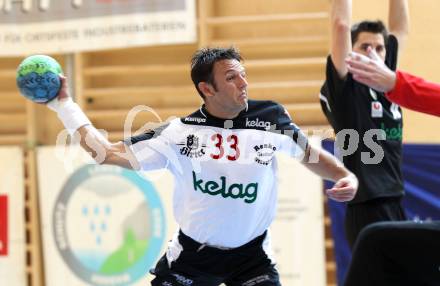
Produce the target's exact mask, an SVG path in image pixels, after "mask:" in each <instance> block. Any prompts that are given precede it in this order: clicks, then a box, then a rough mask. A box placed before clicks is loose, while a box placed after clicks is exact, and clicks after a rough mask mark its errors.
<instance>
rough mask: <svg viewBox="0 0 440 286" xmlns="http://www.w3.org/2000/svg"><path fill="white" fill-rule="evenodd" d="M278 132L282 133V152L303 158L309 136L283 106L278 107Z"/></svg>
mask: <svg viewBox="0 0 440 286" xmlns="http://www.w3.org/2000/svg"><path fill="white" fill-rule="evenodd" d="M277 112H278V122H277V125H278V130H279V132H280V133H281V135H282V136H283V137H282V144H281V150H280V151H281V152H283V153H285V154H287V155H289V156H291V157H294V158H302V157H303V156H304V152H305V150H306V149H307V146H308V144H309V142H308V139H307V136H306V135H305V134H304V133H303V132H302V131H301V129H300V128H299V127H298V126H297V125H296V124H295V123H293V122H292V119H291V117H290V115H289V112H288V111H287V110H286V109H285V108H284V107H283V106H281V105H278V106H277Z"/></svg>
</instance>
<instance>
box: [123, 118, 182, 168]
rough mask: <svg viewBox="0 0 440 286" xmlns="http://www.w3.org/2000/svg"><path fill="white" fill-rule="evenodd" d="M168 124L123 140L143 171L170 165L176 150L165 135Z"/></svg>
mask: <svg viewBox="0 0 440 286" xmlns="http://www.w3.org/2000/svg"><path fill="white" fill-rule="evenodd" d="M167 126H168V124H167V125H165V126H161V127H158V128H156V129H153V130H150V131H148V132H146V133H144V134H140V135H137V136H133V137H130V138H127V139H125V140H124V141H123V142H124V143H125V144H126V145H127V146H129V148H130V149H131V151H132V152H133V154H134V155H135V157H136V159H137V161H138V162H139V164H140V166H141V169H142V170H143V171H149V170H157V169H163V168H169V167H170V166H169V165H170V158H172V157H173V154H174V152H173V150H172V149H171V147H170V146H171V144H169V143H170V142H169V140H168V139H167V138H166V136H164V135H163V131H164V129H165V128H166V127H167Z"/></svg>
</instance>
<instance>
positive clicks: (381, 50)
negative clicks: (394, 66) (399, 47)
mask: <svg viewBox="0 0 440 286" xmlns="http://www.w3.org/2000/svg"><path fill="white" fill-rule="evenodd" d="M368 47H371V48H372V49H373V50H374V51H376V53H377V54H378V55H379V57H380V58H381V59H382V61H385V54H386V50H385V40H384V38H383V35H382V34H375V33H370V32H361V33H359V35H358V38H357V41H356V42H355V43H354V45H353V51H354V52H356V53H360V54H363V55H365V56H368V54H367V49H368Z"/></svg>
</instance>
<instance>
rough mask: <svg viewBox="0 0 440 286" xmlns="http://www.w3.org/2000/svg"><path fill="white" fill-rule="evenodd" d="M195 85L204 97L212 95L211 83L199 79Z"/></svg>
mask: <svg viewBox="0 0 440 286" xmlns="http://www.w3.org/2000/svg"><path fill="white" fill-rule="evenodd" d="M197 86H198V87H199V89H200V91H201V92H202V93H203V94H204V95H205V96H206V97H210V96H214V87H213V86H212V84H210V83H207V82H205V81H201V82H199V83H198V84H197Z"/></svg>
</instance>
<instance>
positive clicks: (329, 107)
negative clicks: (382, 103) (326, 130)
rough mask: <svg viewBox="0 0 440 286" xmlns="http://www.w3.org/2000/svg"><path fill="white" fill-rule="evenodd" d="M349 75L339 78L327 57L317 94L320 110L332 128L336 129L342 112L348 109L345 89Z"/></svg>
mask: <svg viewBox="0 0 440 286" xmlns="http://www.w3.org/2000/svg"><path fill="white" fill-rule="evenodd" d="M350 77H351V75H350V74H347V76H346V77H345V78H341V77H340V76H339V73H338V71H337V70H336V67H335V66H334V64H333V61H332V58H331V56H330V55H329V56H328V57H327V64H326V69H325V82H324V84H323V85H322V87H321V90H320V93H319V100H320V103H321V109H322V111H323V112H324V115H325V116H326V118H327V119H328V120H329V123H330V124H331V125H332V126H333V127H336V128H337V127H338V125H337V124H338V122H341V121H343V120H344V119H343V118H342V117H343V112H341V111H344V110H347V108H348V99H347V96H350V95H351V93H350V89H349V88H347V86H348V82H349V80H350Z"/></svg>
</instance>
